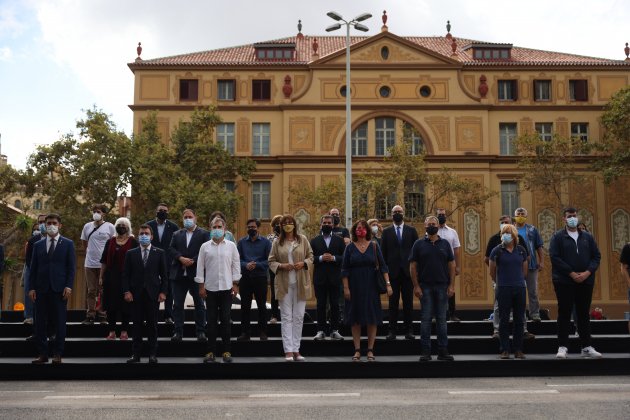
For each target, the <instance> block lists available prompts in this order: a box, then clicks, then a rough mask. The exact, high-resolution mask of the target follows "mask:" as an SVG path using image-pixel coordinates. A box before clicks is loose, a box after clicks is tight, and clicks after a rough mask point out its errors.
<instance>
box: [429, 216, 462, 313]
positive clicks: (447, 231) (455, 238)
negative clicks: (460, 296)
mask: <svg viewBox="0 0 630 420" xmlns="http://www.w3.org/2000/svg"><path fill="white" fill-rule="evenodd" d="M435 214H436V216H437V219H438V222H439V223H440V228H439V230H438V235H440V238H442V239H444V240H446V242H448V243H449V245H451V251H453V255H454V256H455V275H456V276H459V274H460V272H461V264H462V259H461V245H460V243H459V235H457V231H456V230H455V229H453V228H451V227H449V226H447V225H446V210H445V209H437V210H436V213H435ZM448 319H449V321H453V322H459V318H458V317H457V316H456V315H455V293H453V294H452V295H450V296H449V298H448Z"/></svg>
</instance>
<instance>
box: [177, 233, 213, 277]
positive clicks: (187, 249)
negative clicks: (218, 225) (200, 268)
mask: <svg viewBox="0 0 630 420" xmlns="http://www.w3.org/2000/svg"><path fill="white" fill-rule="evenodd" d="M209 240H210V232H208V231H207V230H205V229H202V228H200V227H199V226H197V228H196V229H195V230H194V231H193V234H192V238H190V243H189V244H188V246H186V229H183V228H182V229H180V230H178V231H177V232H175V233H174V234H173V238H172V239H171V244H170V246H169V254H170V257H171V259H172V261H171V269H170V276H169V279H171V280H178V279H181V278H182V277H183V276H184V268H186V274H187V277H189V278H190V279H194V278H195V275H196V273H197V257H198V256H199V248H201V245H202V244H203V243H204V242H207V241H209ZM179 257H186V258H192V259H193V260H195V262H194V263H193V265H191V266H190V267H184V266H183V265H182V263H180V262H179Z"/></svg>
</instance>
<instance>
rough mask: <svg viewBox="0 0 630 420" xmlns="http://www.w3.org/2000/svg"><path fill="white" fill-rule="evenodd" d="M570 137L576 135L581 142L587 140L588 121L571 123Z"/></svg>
mask: <svg viewBox="0 0 630 420" xmlns="http://www.w3.org/2000/svg"><path fill="white" fill-rule="evenodd" d="M571 137H576V138H579V139H580V140H582V141H583V142H587V141H588V123H571Z"/></svg>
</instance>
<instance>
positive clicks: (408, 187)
mask: <svg viewBox="0 0 630 420" xmlns="http://www.w3.org/2000/svg"><path fill="white" fill-rule="evenodd" d="M405 213H406V215H407V217H409V218H411V219H418V218H421V217H422V216H424V214H425V209H424V185H422V184H421V183H420V182H406V183H405Z"/></svg>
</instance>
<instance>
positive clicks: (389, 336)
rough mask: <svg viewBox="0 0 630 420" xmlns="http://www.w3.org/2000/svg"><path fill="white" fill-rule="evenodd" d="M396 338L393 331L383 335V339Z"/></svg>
mask: <svg viewBox="0 0 630 420" xmlns="http://www.w3.org/2000/svg"><path fill="white" fill-rule="evenodd" d="M395 339H396V333H394V332H393V331H390V332H389V334H387V336H386V337H385V340H395Z"/></svg>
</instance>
